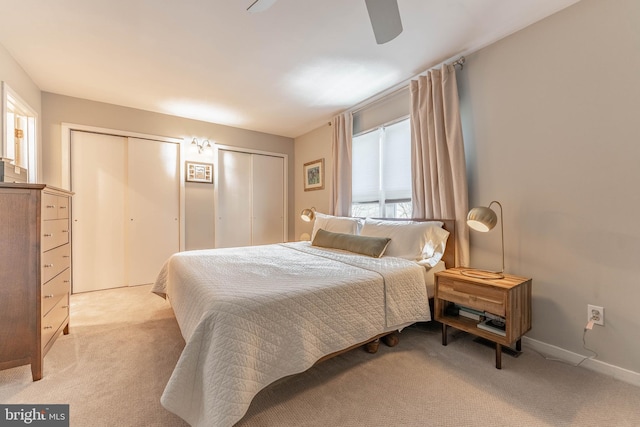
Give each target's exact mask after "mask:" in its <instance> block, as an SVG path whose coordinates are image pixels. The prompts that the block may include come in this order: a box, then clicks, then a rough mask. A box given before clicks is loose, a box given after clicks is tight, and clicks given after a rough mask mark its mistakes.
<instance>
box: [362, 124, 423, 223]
mask: <svg viewBox="0 0 640 427" xmlns="http://www.w3.org/2000/svg"><path fill="white" fill-rule="evenodd" d="M352 156H353V157H352V180H353V181H352V188H351V192H352V205H351V214H352V215H353V216H357V217H367V216H369V217H377V218H411V128H410V124H409V119H403V120H401V121H399V122H396V123H393V124H390V125H387V126H381V127H379V128H376V129H374V130H372V131H370V132H366V133H363V134H360V135H357V136H354V137H353V142H352Z"/></svg>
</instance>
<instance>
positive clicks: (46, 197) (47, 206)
mask: <svg viewBox="0 0 640 427" xmlns="http://www.w3.org/2000/svg"><path fill="white" fill-rule="evenodd" d="M50 219H58V196H56V195H55V194H50V193H42V220H43V221H47V220H50Z"/></svg>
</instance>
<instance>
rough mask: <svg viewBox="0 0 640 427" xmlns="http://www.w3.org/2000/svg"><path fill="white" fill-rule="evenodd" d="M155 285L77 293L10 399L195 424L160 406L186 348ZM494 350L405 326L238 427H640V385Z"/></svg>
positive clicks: (3, 393)
mask: <svg viewBox="0 0 640 427" xmlns="http://www.w3.org/2000/svg"><path fill="white" fill-rule="evenodd" d="M149 289H150V288H149V287H148V286H143V287H138V288H125V289H116V290H109V291H101V292H92V293H87V294H78V295H74V296H73V297H72V308H71V311H72V318H71V334H70V335H68V336H63V337H61V338H60V339H59V340H58V342H57V343H56V345H54V347H53V348H52V350H51V351H50V352H49V354H48V355H47V357H46V358H45V377H44V378H43V379H42V380H41V381H37V382H32V381H31V373H30V369H29V367H28V366H25V367H18V368H14V369H10V370H6V371H0V402H1V403H68V404H70V411H71V416H70V418H71V425H72V426H77V427H84V426H87V427H89V426H91V427H93V426H185V425H186V423H184V422H183V421H182V420H181V419H179V418H178V417H176V416H175V415H173V414H171V413H170V412H168V411H166V410H165V409H164V408H162V406H161V405H160V403H159V400H160V395H161V394H162V390H163V388H164V385H165V384H166V381H167V379H168V378H169V376H170V374H171V371H172V369H173V367H174V365H175V363H176V361H177V359H178V357H179V355H180V351H181V350H182V347H183V345H184V342H183V341H182V338H181V336H180V332H179V329H178V326H177V324H176V322H175V319H174V318H173V314H172V311H171V309H170V308H169V306H168V303H166V302H165V301H164V300H162V299H161V298H159V297H157V296H155V295H153V294H151V293H150V292H149ZM493 361H494V353H493V350H492V349H490V348H488V347H485V346H482V345H480V344H477V343H475V342H473V341H472V337H471V336H468V335H466V334H459V335H457V336H456V337H455V338H452V339H450V343H449V345H448V346H447V347H443V346H442V345H441V344H440V328H439V327H437V326H436V325H432V324H421V325H419V326H418V327H414V328H411V329H408V330H405V331H404V332H403V333H402V335H401V341H400V344H399V345H398V346H397V347H395V348H387V347H383V346H381V350H380V351H379V352H378V354H376V355H369V354H367V353H365V352H364V351H361V350H359V349H357V350H354V351H352V352H349V353H346V354H344V355H342V356H339V357H336V358H334V359H331V360H329V361H326V362H324V363H322V364H320V365H318V366H316V367H314V368H312V369H310V370H309V371H307V372H305V373H302V374H300V375H296V376H292V377H289V378H286V379H283V380H280V381H279V382H277V383H276V384H273V385H272V386H270V387H268V388H267V389H265V390H263V391H262V392H261V393H260V394H259V395H258V396H257V397H256V398H255V399H254V401H253V403H252V405H251V407H250V409H249V412H248V413H247V415H246V416H245V418H244V419H243V420H242V421H241V422H240V423H238V426H243V427H249V426H278V427H280V426H479V425H492V426H602V425H606V426H640V410H639V409H638V408H639V407H640V388H637V387H634V386H631V385H629V384H626V383H623V382H620V381H617V380H614V379H612V378H609V377H606V376H603V375H599V374H596V373H593V372H591V371H588V370H585V369H584V368H575V367H571V366H569V365H566V364H562V363H558V362H552V361H548V360H545V359H544V358H543V357H541V356H540V355H538V354H537V353H535V352H534V351H532V350H530V349H528V348H526V347H525V348H524V353H523V354H522V355H521V356H520V357H519V358H511V357H509V356H506V355H505V356H504V357H503V369H502V370H497V369H495V368H494V366H493Z"/></svg>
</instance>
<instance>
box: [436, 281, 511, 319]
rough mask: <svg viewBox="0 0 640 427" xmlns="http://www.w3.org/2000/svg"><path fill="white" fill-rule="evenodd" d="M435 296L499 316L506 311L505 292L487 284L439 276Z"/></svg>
mask: <svg viewBox="0 0 640 427" xmlns="http://www.w3.org/2000/svg"><path fill="white" fill-rule="evenodd" d="M437 298H439V299H443V300H447V301H451V302H455V303H458V304H462V305H465V306H467V307H471V308H475V309H476V310H481V311H488V312H489V313H493V314H497V315H499V316H504V315H505V312H506V310H505V306H506V304H505V298H506V293H505V292H504V291H502V290H501V289H496V288H492V287H489V286H483V285H477V284H474V283H469V282H464V281H458V280H451V279H448V278H442V277H441V278H439V281H438V295H437Z"/></svg>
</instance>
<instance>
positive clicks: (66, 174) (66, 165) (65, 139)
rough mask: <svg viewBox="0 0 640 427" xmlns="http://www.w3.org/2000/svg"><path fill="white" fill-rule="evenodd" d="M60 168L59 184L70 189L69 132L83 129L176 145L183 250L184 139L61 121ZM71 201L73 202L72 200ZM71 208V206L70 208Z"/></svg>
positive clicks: (181, 246)
mask: <svg viewBox="0 0 640 427" xmlns="http://www.w3.org/2000/svg"><path fill="white" fill-rule="evenodd" d="M60 127H61V131H62V138H61V150H60V151H61V168H60V178H61V179H60V185H61V187H62V188H63V189H65V190H69V191H71V132H72V131H74V130H75V131H83V132H92V133H102V134H106V135H113V136H121V137H125V138H141V139H152V140H155V141H161V142H170V143H174V144H177V145H178V167H179V175H180V176H179V179H180V184H179V191H180V202H179V203H180V205H179V214H180V217H179V222H180V230H179V232H180V245H179V246H180V251H181V252H182V251H184V250H185V178H184V175H185V174H184V161H183V159H185V153H184V144H183V142H184V139H183V138H173V137H167V136H159V135H151V134H146V133H139V132H129V131H125V130H117V129H109V128H101V127H97V126H87V125H79V124H77V123H61V125H60ZM72 203H73V202H72ZM72 209H73V208H72Z"/></svg>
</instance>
